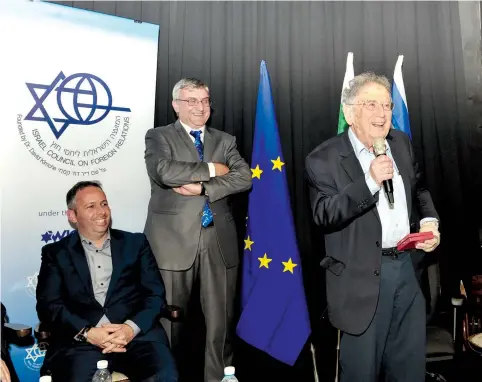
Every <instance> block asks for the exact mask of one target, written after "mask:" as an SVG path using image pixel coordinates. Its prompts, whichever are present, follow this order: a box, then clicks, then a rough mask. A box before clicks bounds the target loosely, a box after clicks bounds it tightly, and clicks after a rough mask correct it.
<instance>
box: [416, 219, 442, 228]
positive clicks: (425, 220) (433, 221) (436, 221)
mask: <svg viewBox="0 0 482 382" xmlns="http://www.w3.org/2000/svg"><path fill="white" fill-rule="evenodd" d="M425 223H437V227H438V220H437V219H436V218H423V219H422V220H420V226H422V225H423V224H425Z"/></svg>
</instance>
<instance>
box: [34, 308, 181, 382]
mask: <svg viewBox="0 0 482 382" xmlns="http://www.w3.org/2000/svg"><path fill="white" fill-rule="evenodd" d="M161 317H162V318H167V319H168V320H170V321H173V322H178V321H181V320H182V319H183V310H182V308H180V307H178V306H175V305H167V306H166V308H165V309H164V311H163V312H162V313H161ZM30 330H31V329H30ZM34 333H35V338H37V339H38V340H39V341H41V342H47V343H48V339H49V337H50V331H49V329H48V327H46V326H45V325H44V324H42V323H41V322H39V323H38V325H37V326H36V327H35V331H34ZM112 382H129V378H128V377H127V376H126V375H124V374H122V373H119V372H117V371H114V372H113V373H112Z"/></svg>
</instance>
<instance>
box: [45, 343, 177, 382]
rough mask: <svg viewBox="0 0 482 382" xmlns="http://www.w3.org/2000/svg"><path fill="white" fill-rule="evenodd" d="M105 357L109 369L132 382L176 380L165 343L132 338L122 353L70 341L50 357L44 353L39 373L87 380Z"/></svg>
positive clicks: (65, 379)
mask: <svg viewBox="0 0 482 382" xmlns="http://www.w3.org/2000/svg"><path fill="white" fill-rule="evenodd" d="M103 359H105V360H107V361H109V370H110V371H111V372H112V371H117V372H120V373H123V374H125V375H127V376H128V377H129V380H130V381H132V382H151V381H152V382H154V381H156V382H176V381H177V379H178V377H177V375H178V374H177V369H176V365H175V363H174V358H173V357H172V355H171V352H170V350H169V348H168V347H167V345H164V344H162V343H160V342H148V341H137V342H136V341H134V342H131V343H130V344H128V345H127V351H126V352H125V353H109V354H102V349H100V348H98V347H96V346H94V345H91V344H87V343H79V344H73V345H72V346H70V347H67V348H64V349H62V350H59V351H58V352H56V353H55V354H53V356H52V357H49V354H48V353H47V358H46V361H45V362H44V365H43V366H42V370H41V375H45V374H51V375H52V380H54V381H60V382H91V381H92V377H93V376H94V373H95V371H96V370H97V361H100V360H103Z"/></svg>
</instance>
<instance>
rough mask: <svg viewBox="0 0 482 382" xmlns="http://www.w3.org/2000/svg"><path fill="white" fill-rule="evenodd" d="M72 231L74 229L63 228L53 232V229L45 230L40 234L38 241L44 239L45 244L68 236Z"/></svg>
mask: <svg viewBox="0 0 482 382" xmlns="http://www.w3.org/2000/svg"><path fill="white" fill-rule="evenodd" d="M73 231H74V230H68V229H64V231H63V232H60V231H57V232H56V233H54V232H53V231H47V232H45V233H43V234H41V235H40V236H41V237H42V239H40V241H44V242H45V243H46V244H47V243H48V242H49V241H53V242H56V241H59V240H61V239H63V238H64V237H66V236H69V235H70V234H71V233H72V232H73Z"/></svg>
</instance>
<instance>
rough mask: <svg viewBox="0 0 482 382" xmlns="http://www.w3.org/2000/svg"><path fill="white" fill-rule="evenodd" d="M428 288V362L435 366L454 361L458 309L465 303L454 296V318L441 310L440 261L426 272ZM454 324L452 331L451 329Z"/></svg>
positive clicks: (437, 378)
mask: <svg viewBox="0 0 482 382" xmlns="http://www.w3.org/2000/svg"><path fill="white" fill-rule="evenodd" d="M425 276H426V277H425V278H424V280H425V281H426V284H425V286H426V288H422V289H425V290H424V294H425V298H426V301H427V348H426V362H427V368H428V369H431V368H432V367H429V364H430V365H431V366H433V364H434V363H436V362H441V361H452V360H453V359H454V355H455V353H456V346H455V340H456V333H457V309H458V308H459V307H460V306H461V305H462V304H463V298H461V297H457V298H452V299H451V301H450V304H451V305H452V307H453V318H452V320H450V317H449V316H450V315H447V312H442V311H440V309H438V308H439V305H440V297H441V295H442V287H441V283H440V268H439V264H438V262H436V261H435V262H433V263H431V264H430V265H429V266H428V267H427V269H426V272H425ZM450 326H452V328H451V329H452V332H451V331H450V330H449V328H450ZM427 375H428V376H430V377H431V378H432V380H434V381H445V378H444V377H443V376H442V375H440V374H438V373H431V372H428V371H427Z"/></svg>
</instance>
